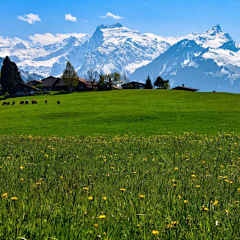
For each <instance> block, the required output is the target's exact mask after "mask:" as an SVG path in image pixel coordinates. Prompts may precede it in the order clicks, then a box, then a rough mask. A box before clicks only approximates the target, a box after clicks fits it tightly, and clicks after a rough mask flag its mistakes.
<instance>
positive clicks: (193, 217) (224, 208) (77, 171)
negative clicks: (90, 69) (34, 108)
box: [0, 132, 240, 239]
mask: <svg viewBox="0 0 240 240" xmlns="http://www.w3.org/2000/svg"><path fill="white" fill-rule="evenodd" d="M0 142H1V145H0V181H1V182H0V194H1V195H0V197H1V199H0V239H100V238H101V239H239V238H240V231H239V230H240V221H239V218H240V203H239V201H240V180H239V171H240V154H239V151H240V135H239V134H234V133H231V134H227V133H224V132H223V133H219V134H215V135H213V136H211V137H210V136H207V135H197V134H193V133H184V134H181V135H174V134H171V133H169V134H167V135H159V136H151V137H147V136H144V135H141V136H130V135H123V136H119V137H112V136H104V135H96V136H92V137H83V136H82V137H64V138H61V137H33V136H31V135H20V136H17V135H12V136H0Z"/></svg>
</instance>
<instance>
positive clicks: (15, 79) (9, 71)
mask: <svg viewBox="0 0 240 240" xmlns="http://www.w3.org/2000/svg"><path fill="white" fill-rule="evenodd" d="M21 82H23V80H22V78H21V76H20V72H19V71H18V67H17V65H16V63H15V62H12V61H11V60H10V58H9V57H8V56H7V57H5V58H4V60H3V65H2V69H1V85H2V89H3V90H5V91H8V93H14V92H15V88H16V86H17V85H18V84H19V83H21Z"/></svg>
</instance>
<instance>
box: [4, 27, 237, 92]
mask: <svg viewBox="0 0 240 240" xmlns="http://www.w3.org/2000/svg"><path fill="white" fill-rule="evenodd" d="M46 36H47V35H46ZM68 36H69V35H68ZM77 36H78V37H76V35H75V36H74V35H72V36H70V37H67V38H65V39H63V40H61V41H58V42H55V43H53V44H49V45H44V46H41V45H36V44H34V43H33V42H32V43H31V42H27V41H22V40H21V39H18V38H15V39H4V38H2V37H0V57H5V56H7V55H8V56H9V57H10V59H11V60H12V61H14V62H16V64H17V65H18V67H19V69H20V70H21V71H24V72H25V75H26V76H27V74H32V73H35V74H38V75H40V76H44V77H47V76H49V75H53V76H60V75H61V74H62V72H63V70H64V68H65V66H66V62H67V61H70V62H71V63H72V65H73V66H74V68H75V69H76V70H77V72H78V74H79V76H80V77H84V76H86V72H87V70H88V69H90V68H91V69H93V70H95V71H98V72H99V73H105V74H106V73H110V72H114V71H117V72H119V73H126V74H127V75H128V76H129V79H130V80H136V81H143V82H145V80H146V78H147V76H148V75H150V77H151V79H152V80H153V81H154V80H155V78H157V76H158V75H161V76H162V77H163V78H166V79H169V80H170V83H171V85H172V86H176V85H180V84H183V83H185V84H186V85H189V86H192V87H196V88H199V89H200V90H201V91H211V90H216V91H217V90H222V91H233V89H236V86H237V83H238V82H239V81H240V80H239V78H240V45H238V44H236V43H235V42H234V41H233V39H232V38H231V37H230V35H229V34H227V33H224V32H222V30H221V27H220V26H219V25H216V26H214V27H213V28H211V29H209V30H208V31H206V32H204V33H202V34H199V33H196V32H193V33H190V34H188V35H186V36H181V37H162V36H158V35H154V34H152V33H145V34H141V33H139V32H138V31H135V30H130V29H128V28H126V27H124V26H122V25H121V24H119V23H116V24H113V25H100V26H98V27H97V29H96V31H95V32H94V33H93V35H92V36H91V37H90V36H89V35H87V34H77ZM22 76H24V74H23V72H22ZM29 77H30V78H32V77H33V76H28V78H29ZM198 82H199V84H198ZM200 83H201V84H200ZM226 89H227V90H226ZM234 91H235V90H234ZM239 91H240V89H237V90H236V91H235V92H239Z"/></svg>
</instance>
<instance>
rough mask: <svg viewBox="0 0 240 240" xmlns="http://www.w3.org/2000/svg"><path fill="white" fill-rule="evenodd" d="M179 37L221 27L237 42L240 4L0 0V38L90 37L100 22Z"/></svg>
mask: <svg viewBox="0 0 240 240" xmlns="http://www.w3.org/2000/svg"><path fill="white" fill-rule="evenodd" d="M116 22H120V23H121V24H122V25H124V26H126V27H128V28H130V29H132V30H138V31H139V32H141V33H147V32H151V33H154V34H157V35H162V36H182V35H186V34H189V33H191V32H194V31H196V32H199V33H202V32H205V31H207V30H208V29H209V28H211V27H213V26H215V25H216V24H220V26H221V28H222V30H223V31H224V32H227V33H229V34H230V36H231V37H232V38H233V40H234V41H235V42H237V43H240V0H208V1H207V0H88V1H87V0H68V1H66V0H57V1H52V0H41V1H40V0H31V1H29V0H12V1H2V2H1V21H0V29H1V32H0V36H2V37H4V38H6V37H9V38H14V37H18V38H21V39H24V40H28V41H29V40H30V39H29V36H34V35H35V34H45V33H52V34H57V33H63V34H67V33H88V34H90V35H92V34H93V32H94V30H95V29H96V27H97V26H98V25H100V24H113V23H116Z"/></svg>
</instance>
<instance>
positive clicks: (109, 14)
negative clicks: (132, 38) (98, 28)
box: [100, 12, 123, 19]
mask: <svg viewBox="0 0 240 240" xmlns="http://www.w3.org/2000/svg"><path fill="white" fill-rule="evenodd" d="M107 17H112V18H114V19H122V18H123V17H120V16H118V15H114V14H112V13H110V12H107V14H106V15H105V16H101V17H100V18H107Z"/></svg>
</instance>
